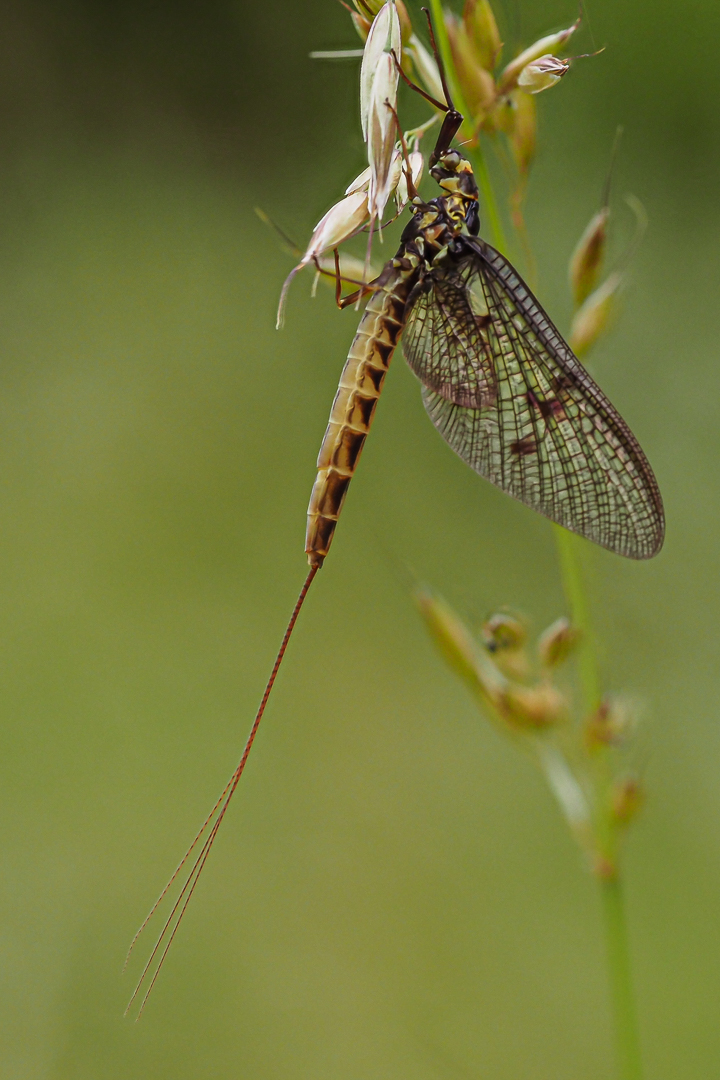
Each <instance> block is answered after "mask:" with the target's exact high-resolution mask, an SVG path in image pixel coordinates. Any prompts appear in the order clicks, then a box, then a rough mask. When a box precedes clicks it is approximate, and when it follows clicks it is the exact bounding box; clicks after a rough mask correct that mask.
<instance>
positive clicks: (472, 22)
mask: <svg viewBox="0 0 720 1080" xmlns="http://www.w3.org/2000/svg"><path fill="white" fill-rule="evenodd" d="M462 20H463V26H464V27H465V32H466V34H467V37H468V39H469V41H470V43H471V45H472V47H473V50H474V52H475V55H476V57H477V60H478V63H479V64H480V66H481V67H482V68H484V70H485V71H490V72H492V71H494V70H495V67H496V65H497V62H498V58H499V56H500V50H501V49H502V42H501V41H500V34H499V32H498V28H497V23H496V21H495V16H494V14H493V10H492V8H491V7H490V3H489V0H466V2H465V6H464V8H463V13H462Z"/></svg>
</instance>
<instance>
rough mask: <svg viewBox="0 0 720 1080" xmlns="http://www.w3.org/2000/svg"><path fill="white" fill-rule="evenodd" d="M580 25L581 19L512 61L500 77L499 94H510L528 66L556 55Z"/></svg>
mask: <svg viewBox="0 0 720 1080" xmlns="http://www.w3.org/2000/svg"><path fill="white" fill-rule="evenodd" d="M579 25H580V19H576V20H575V22H574V23H573V24H572V26H569V27H568V28H567V30H559V31H558V33H557V34H548V36H547V37H544V38H540V40H539V41H536V42H535V44H534V45H531V46H530V47H529V48H527V49H524V50H523V51H522V52H521V53H520V55H519V56H516V57H515V59H514V60H511V61H510V63H509V64H508V66H507V67H506V68H505V70H504V71H503V73H502V75H501V76H500V79H499V82H498V94H509V93H510V91H511V90H512V89H513V87H515V86H516V85H517V81H518V78H519V76H520V72H521V71H522V69H523V68H524V67H527V65H528V64H531V63H532V62H533V60H537V59H538V57H540V56H545V55H547V54H548V53H554V52H555V51H556V50H557V49H559V48H560V46H561V45H564V44H565V42H566V41H567V40H568V39H569V38H570V37H572V35H573V34H574V33H575V31H576V30H577V28H578V26H579Z"/></svg>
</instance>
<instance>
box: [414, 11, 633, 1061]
mask: <svg viewBox="0 0 720 1080" xmlns="http://www.w3.org/2000/svg"><path fill="white" fill-rule="evenodd" d="M430 6H431V9H432V15H433V23H434V28H435V36H436V39H437V43H438V48H439V50H440V55H441V57H442V61H443V64H444V66H445V70H446V74H447V78H448V80H449V85H450V89H451V92H452V94H453V95H454V98H455V102H456V105H457V108H458V109H459V110H460V112H462V113H463V115H464V116H467V115H468V112H467V109H466V107H465V103H464V101H463V100H462V94H461V93H460V90H459V87H458V85H457V79H456V78H455V71H454V66H453V60H452V53H451V50H450V41H449V39H448V35H447V29H446V27H445V21H444V18H443V9H442V0H430ZM468 156H469V157H470V159H471V162H472V165H473V169H474V172H475V175H476V177H477V179H478V182H479V187H480V190H481V192H482V196H483V201H484V204H485V209H486V212H487V216H488V224H489V226H490V233H491V238H492V241H493V244H494V245H495V247H497V248H498V250H500V251H501V252H502V253H503V254H505V253H506V252H507V242H506V240H505V236H504V231H503V227H502V219H501V217H500V212H499V209H498V204H497V201H496V199H495V192H494V190H493V187H492V182H491V180H490V175H489V173H488V169H487V164H486V162H485V158H484V156H483V153H482V148H481V146H480V141H479V136H478V141H477V146H476V147H475V148H474V149H473V150H471V151H470V152H469V154H468ZM553 533H554V535H555V543H556V545H557V552H558V561H559V563H560V576H561V579H562V586H563V592H564V594H565V599H566V602H567V604H568V607H569V609H570V616H571V618H572V622H573V624H574V625H575V626H576V627H577V628H578V630H580V631H581V634H582V641H581V645H580V651H579V667H580V681H581V686H582V695H583V704H584V708H585V712H586V714H587V715H589V714H590V713H592V712H594V710H595V709H597V708H598V706H599V704H600V700H601V693H600V676H599V670H598V660H597V650H596V646H595V639H594V636H593V633H592V627H591V622H590V614H589V604H588V600H587V595H586V592H585V586H584V583H583V575H582V569H581V564H580V553H579V545H580V540H579V538H578V537H577V536H575V535H574V534H573V533H571V532H568V530H567V529H563V528H562V526H560V525H555V524H553ZM598 881H599V886H600V895H601V900H602V908H603V922H604V927H605V943H606V955H607V964H608V977H609V983H610V997H611V1002H612V1010H613V1019H614V1026H615V1040H616V1046H617V1058H618V1068H619V1080H643V1070H642V1059H641V1056H640V1038H639V1032H638V1024H637V1013H636V1009H635V996H634V992H633V985H632V977H631V971H630V950H629V945H628V935H627V922H626V916H625V903H624V898H623V892H622V886H621V883H620V880H619V878H618V876H617V872H615V873H613V874H612V875H609V876H607V877H604V876H603V877H600V878H599V879H598Z"/></svg>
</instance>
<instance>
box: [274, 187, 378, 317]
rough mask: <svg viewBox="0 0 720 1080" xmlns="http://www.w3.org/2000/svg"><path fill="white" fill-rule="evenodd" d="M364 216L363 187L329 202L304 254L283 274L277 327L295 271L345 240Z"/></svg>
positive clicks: (364, 197) (366, 206)
mask: <svg viewBox="0 0 720 1080" xmlns="http://www.w3.org/2000/svg"><path fill="white" fill-rule="evenodd" d="M368 216H369V212H368V194H367V191H363V190H360V191H353V192H352V193H351V194H349V195H346V196H345V198H344V199H341V200H340V202H338V203H335V205H334V206H331V207H330V209H329V210H328V212H327V213H326V214H325V215H324V217H322V218H321V219H320V221H319V222H318V223H317V225H316V226H315V229H314V231H313V234H312V236H311V238H310V243H309V244H308V246H307V249H306V251H305V254H304V255H303V257H302V259H301V260H300V262H299V263H298V264H297V266H294V267H293V269H292V270H291V271H290V273H289V274H288V276H287V277H286V278H285V282H284V284H283V287H282V291H281V293H280V303H279V305H278V313H277V322H276V326H277V328H278V329H280V327H281V326H282V324H283V319H284V312H285V301H286V299H287V293H288V289H289V288H290V284H291V282H292V279H293V278H294V277H295V275H296V274H297V273H298V271H299V270H302V268H303V267H304V266H307V265H308V264H309V263H313V262H315V260H316V259H317V258H318V257H319V256H320V255H322V254H324V252H326V251H332V250H333V249H334V248H336V247H338V246H339V245H340V244H342V243H344V241H345V240H349V239H350V237H351V236H354V235H355V233H356V232H357V231H358V230H359V229H361V228H362V227H363V225H364V224H365V222H366V221H367V220H368Z"/></svg>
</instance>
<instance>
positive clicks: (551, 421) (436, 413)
mask: <svg viewBox="0 0 720 1080" xmlns="http://www.w3.org/2000/svg"><path fill="white" fill-rule="evenodd" d="M428 24H429V28H430V38H431V42H432V45H433V51H434V54H435V58H436V61H437V64H438V69H439V74H440V77H441V80H442V86H443V92H444V95H445V102H444V103H443V102H439V101H437V100H435V99H434V98H431V97H430V96H429V95H428V94H426V93H425V92H424V91H422V90H420V89H419V88H418V87H414V89H417V90H419V92H420V93H421V94H423V96H424V97H426V98H428V99H429V100H430V101H431V103H432V104H433V105H434V106H435V107H436V108H437V109H439V110H442V112H443V113H444V120H443V123H442V126H441V129H440V132H439V134H438V137H437V142H436V145H435V148H434V150H433V152H432V154H431V156H430V172H431V175H432V177H433V178H434V180H435V181H436V182H437V183H438V185H439V187H440V191H441V193H440V194H439V195H438V196H437V197H435V198H432V199H430V200H429V201H424V200H423V199H422V198H421V197H420V196H419V194H418V193H417V191H416V190H415V187H414V184H413V181H412V176H411V169H410V165H409V162H408V155H407V149H406V147H405V145H404V140H402V136H401V141H402V142H403V158H404V172H405V176H406V182H407V188H408V193H409V198H410V200H411V201H410V203H409V206H410V212H411V217H410V220H409V222H408V223H407V225H406V227H405V229H404V231H403V233H402V236H401V241H400V247H399V249H398V251H397V253H396V255H395V256H394V257H393V258H392V259H390V260H389V261H388V262H387V263H386V264H385V266H384V267H383V269H382V271H381V272H380V274H379V275H378V276H377V277H376V278H375V279H374V280H372V281H369V282H367V283H363V282H360V283H359V284H360V288H359V290H358V292H356V293H354V294H353V295H351V296H349V297H346V298H344V299H341V298H340V286H341V278H340V269H339V258H338V254H337V250H336V251H335V267H336V273H335V277H336V281H337V299H338V303H339V305H340V306H343V307H346V306H348V305H349V304H352V303H356V302H358V301H359V300H360V299H363V298H364V297H365V296H367V297H369V299H368V301H367V304H366V307H365V310H364V312H363V314H362V317H361V319H360V323H359V326H358V329H357V332H356V334H355V337H354V339H353V342H352V345H351V346H350V350H349V353H348V357H347V360H346V363H345V366H344V368H343V371H342V375H341V377H340V383H339V386H338V390H337V393H336V395H335V400H334V402H333V406H332V410H331V413H330V418H329V421H328V425H327V430H326V432H325V436H324V438H323V440H322V445H321V448H320V454H319V457H318V462H317V469H318V471H317V476H316V480H315V484H314V486H313V489H312V494H311V497H310V505H309V508H308V521H307V532H306V544H305V551H306V554H307V558H308V562H309V566H310V569H309V572H308V575H307V578H306V580H305V583H304V585H303V587H302V589H301V591H300V595H299V597H298V599H297V602H296V604H295V607H294V609H293V612H292V615H291V618H290V621H289V623H288V626H287V629H286V631H285V634H284V637H283V639H282V642H281V645H280V649H279V652H278V655H277V658H276V660H275V664H274V666H273V668H272V671H271V674H270V678H269V680H268V682H267V685H266V687H265V691H264V693H263V696H262V699H261V701H260V705H259V708H258V711H257V714H256V716H255V719H254V721H253V724H252V727H251V729H250V734H249V736H248V739H247V742H246V744H245V748H244V750H243V753H242V756H241V758H240V761H239V763H238V765H237V768H236V769H235V771H234V772H233V774H232V776H231V777H230V780H229V781H228V783H227V785H226V786H225V788H224V790H223V791H222V793H221V795H220V797H219V798H218V800H217V802H216V803H215V805H214V807H213V808H212V810H211V812H210V814H209V815H208V816H207V818H206V820H205V822H204V823H203V826H202V828H201V829H200V830H199V832H198V834H197V836H196V837H195V839H194V840H193V842H192V844H191V845H190V847H189V849H188V851H187V852H186V854H185V856H184V857H183V859H182V861H181V862H180V864H179V866H178V867H177V869H176V870H175V873H174V874H173V876H172V877H171V879H170V881H169V882H168V884H167V885H166V886H165V888H164V889H163V892H162V893H161V895H160V897H159V899H158V900H157V902H156V903H155V905H154V907H153V908H152V910H151V912H150V914H149V915H148V917H147V919H146V920H145V922H144V923H143V924H142V926H141V928H140V930H139V931H138V933H137V934H136V935H135V938H134V939H133V942H132V944H131V947H130V951H132V949H133V947H134V945H135V942H136V941H137V938H138V936H139V935H140V933H141V932H142V930H144V928H145V927H146V926H147V923H148V921H149V920H150V918H151V917H152V915H153V914H154V913H155V912H156V911H157V909H158V906H159V905H160V903H161V901H162V900H163V899H165V897H166V896H167V895H168V893H169V891H170V889H171V887H172V886H173V884H174V883H175V882H176V881H177V880H178V878H179V877H180V875H181V873H182V872H183V870H185V876H184V878H183V879H182V887H181V889H180V891H179V895H178V896H177V898H176V900H175V901H174V904H173V906H172V910H171V911H170V914H169V916H168V917H167V919H166V921H165V923H164V925H163V927H162V931H161V933H160V936H159V938H158V940H157V942H156V944H155V946H154V948H153V950H152V953H151V955H150V958H149V960H148V962H147V964H146V965H145V967H144V969H143V971H142V974H141V977H140V981H139V983H138V985H137V987H136V989H135V992H134V993H133V996H132V998H131V1001H130V1003H129V1005H128V1009H129V1008H130V1006H131V1005H132V1003H133V1001H134V1000H135V999H136V997H137V996H138V994H139V992H140V989H141V987H143V986H144V985H146V983H147V989H146V991H145V994H144V997H143V999H142V1002H141V1005H140V1009H139V1013H142V1011H143V1008H144V1006H145V1003H146V1001H147V999H148V996H149V994H150V992H151V991H152V988H153V986H154V984H155V981H156V979H157V976H158V973H159V971H160V968H161V967H162V965H163V962H164V960H165V957H166V956H167V952H168V949H169V948H170V945H171V944H172V941H173V939H174V937H175V934H176V933H177V929H178V926H179V924H180V921H181V920H182V917H183V915H184V913H185V911H186V909H187V906H188V903H189V901H190V899H191V897H192V895H193V893H194V891H195V887H196V885H197V882H198V879H199V876H200V874H201V872H202V870H203V868H204V866H205V863H206V861H207V858H208V855H209V853H210V850H211V848H212V845H213V843H214V840H215V837H216V836H217V832H218V829H219V828H220V825H221V823H222V820H223V818H224V816H225V814H226V812H227V809H228V806H229V804H230V800H231V799H232V797H233V794H234V793H235V790H236V789H237V786H238V783H239V781H240V777H241V776H242V773H243V771H244V769H245V765H246V762H247V760H248V756H249V754H250V750H251V748H252V745H253V742H254V740H255V736H256V734H257V731H258V727H259V725H260V721H261V719H262V716H263V713H264V711H265V707H266V705H267V702H268V699H269V697H270V694H271V691H272V688H273V685H274V683H275V679H276V677H277V674H278V671H279V669H280V665H281V663H282V660H283V657H284V655H285V651H286V649H287V645H288V642H289V640H290V637H291V635H292V632H293V629H294V627H295V624H296V621H297V618H298V615H299V613H300V610H301V608H302V606H303V603H304V601H305V598H306V596H307V594H308V591H309V589H310V586H311V584H312V582H313V580H314V578H315V576H316V575H317V573H318V571H319V569H320V568H321V567H322V565H323V563H324V561H325V558H326V557H327V554H328V552H329V550H330V546H331V543H332V540H333V537H334V535H335V530H336V526H337V522H338V519H339V516H340V513H341V510H342V507H343V503H344V500H345V497H346V494H347V490H348V487H349V485H350V481H351V479H352V477H353V475H354V473H355V469H356V467H357V463H358V460H359V457H360V454H361V451H362V448H363V446H364V444H365V440H366V438H367V435H368V432H369V430H370V426H371V424H372V421H373V416H374V414H375V409H376V407H377V403H378V400H379V398H380V394H381V392H382V388H383V384H384V381H385V376H386V374H387V371H388V367H389V364H390V361H391V358H392V355H393V353H394V351H395V348H396V347H397V345H398V342H399V341H400V340H401V338H402V347H403V352H404V354H405V358H406V360H407V362H408V364H409V365H410V367H411V369H412V371H413V372H414V373H415V375H416V376H417V377H418V379H419V381H420V383H421V384H422V396H423V402H424V405H425V408H426V410H427V412H428V414H429V416H430V419H431V420H432V422H433V424H434V425H435V427H436V428H437V429H438V431H439V432H440V434H441V435H442V437H443V438H444V439H445V440H446V442H447V443H448V444H449V445H450V446H451V447H452V449H453V450H454V451H455V452H456V453H457V454H458V455H459V456H460V457H461V458H462V460H463V461H465V462H466V463H467V464H468V465H469V466H470V467H471V468H472V469H474V470H475V471H476V472H478V473H479V474H480V475H481V476H483V477H485V478H486V479H488V480H490V481H491V482H492V483H493V484H495V485H497V486H498V487H499V488H501V489H502V490H503V491H505V492H507V493H508V494H509V495H512V496H513V497H514V498H516V499H518V500H520V501H521V502H523V503H525V504H526V505H527V506H529V507H531V508H532V509H534V510H538V511H539V512H540V513H542V514H544V515H545V516H547V517H548V518H550V519H552V520H553V521H555V522H557V523H559V524H560V525H562V526H564V527H565V528H567V529H570V530H571V531H573V532H576V533H578V534H580V535H581V536H584V537H586V538H588V539H589V540H592V541H594V542H595V543H597V544H600V545H601V546H603V547H605V548H608V549H609V550H611V551H614V552H616V553H617V554H619V555H624V556H627V557H629V558H632V559H648V558H651V557H652V556H653V555H655V554H656V553H657V552H658V551H659V550H660V547H661V546H662V542H663V535H664V519H663V508H662V500H661V497H660V492H659V489H658V485H657V482H656V480H655V477H654V475H653V472H652V469H651V468H650V465H649V463H648V461H647V459H646V457H645V455H644V453H643V451H642V450H641V448H640V446H639V444H638V442H637V440H636V439H635V437H634V436H633V434H632V433H631V431H630V429H629V428H628V426H627V425H626V423H625V422H624V420H623V419H622V418H621V416H620V415H619V413H618V412H617V411H616V410H615V409H614V407H613V406H612V405H611V404H610V402H609V401H608V399H607V398H606V397H605V395H604V394H603V393H602V391H601V390H600V389H599V387H598V386H597V385H596V384H595V382H594V381H593V380H592V379H591V378H590V376H589V375H588V373H587V371H586V370H585V369H584V367H583V366H582V365H581V363H580V362H579V361H578V360H577V358H576V357H575V356H574V355H573V353H572V351H571V349H570V347H569V346H568V345H567V344H566V342H565V341H564V340H563V338H562V336H561V335H560V333H559V332H558V331H557V330H556V328H555V327H554V325H553V324H552V322H551V321H550V319H549V318H548V316H547V315H546V314H545V312H544V311H543V309H542V307H541V306H540V304H539V303H538V301H537V300H536V299H535V297H534V296H533V294H532V293H531V291H530V290H529V288H528V287H527V285H525V283H524V282H523V281H522V279H521V278H520V276H519V274H518V273H517V272H516V271H515V269H514V268H513V267H512V265H511V264H510V263H509V262H508V261H507V259H506V258H505V257H504V256H503V255H502V254H500V252H498V251H496V250H495V249H494V248H493V247H491V246H490V245H489V244H488V243H487V242H486V241H484V240H482V239H481V238H480V236H479V226H480V217H479V209H478V187H477V184H476V181H475V178H474V175H473V170H472V167H471V164H470V162H469V160H468V159H467V158H466V157H465V156H464V155H463V154H462V153H461V152H460V151H459V150H457V149H455V148H453V146H452V142H453V139H454V138H455V136H456V135H457V133H458V131H459V129H460V126H461V124H462V122H463V117H462V115H461V114H460V113H459V112H458V111H457V110H456V109H455V107H454V106H453V103H452V99H451V96H450V93H449V90H448V87H447V83H446V79H445V74H444V71H443V66H442V62H441V60H440V56H439V53H438V50H437V46H436V44H435V40H434V34H433V28H432V23H431V21H430V18H429V16H428ZM395 62H396V63H397V64H398V68H399V62H398V61H397V58H395ZM400 73H401V74H402V75H403V78H405V79H406V81H408V82H409V81H410V80H409V79H407V77H406V76H405V74H404V73H403V72H402V70H401V69H400ZM410 85H411V86H414V84H412V83H410ZM388 107H389V108H390V107H391V106H389V103H388ZM393 113H394V110H393ZM394 115H395V119H396V120H397V117H396V114H394ZM399 130H400V129H399V125H398V132H399ZM186 867H189V869H185V868H186ZM129 955H130V954H129V953H128V956H129Z"/></svg>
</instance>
